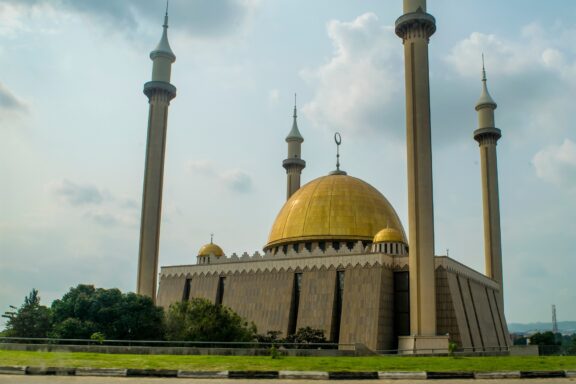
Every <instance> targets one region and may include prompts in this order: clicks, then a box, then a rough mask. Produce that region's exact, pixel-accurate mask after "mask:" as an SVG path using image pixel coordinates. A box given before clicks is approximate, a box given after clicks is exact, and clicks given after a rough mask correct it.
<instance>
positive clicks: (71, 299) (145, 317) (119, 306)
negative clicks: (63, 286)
mask: <svg viewBox="0 0 576 384" xmlns="http://www.w3.org/2000/svg"><path fill="white" fill-rule="evenodd" d="M52 312H53V315H54V329H53V331H52V333H51V336H52V337H55V338H65V339H76V338H82V339H88V338H90V336H91V335H92V334H93V333H96V332H99V333H101V334H103V335H104V336H105V338H106V339H108V340H130V339H132V340H160V339H162V338H163V334H164V329H163V318H164V314H163V310H162V308H159V307H156V306H155V305H154V303H153V302H152V299H150V298H149V297H146V296H141V295H137V294H135V293H127V294H123V293H122V292H120V290H118V289H116V288H113V289H102V288H98V289H96V288H94V286H92V285H82V284H80V285H78V286H77V287H75V288H71V289H70V291H68V293H66V294H65V295H64V296H63V297H62V299H60V300H55V301H54V302H53V303H52Z"/></svg>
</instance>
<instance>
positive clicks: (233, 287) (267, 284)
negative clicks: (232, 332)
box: [214, 271, 294, 336]
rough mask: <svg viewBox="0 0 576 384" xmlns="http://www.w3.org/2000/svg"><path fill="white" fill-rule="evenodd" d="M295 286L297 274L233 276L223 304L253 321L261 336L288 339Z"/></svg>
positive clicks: (262, 273)
mask: <svg viewBox="0 0 576 384" xmlns="http://www.w3.org/2000/svg"><path fill="white" fill-rule="evenodd" d="M293 284H294V273H293V272H275V271H271V272H268V271H264V272H252V273H240V272H237V273H234V274H229V275H227V277H226V288H225V291H224V297H223V300H222V304H223V305H225V306H228V307H230V308H232V309H233V310H234V311H235V312H236V313H238V314H239V315H240V316H242V317H244V318H246V319H248V320H249V321H253V322H254V324H256V327H257V328H258V333H260V334H264V333H266V332H267V331H280V332H282V336H286V333H287V332H288V321H289V319H290V304H291V301H292V289H293ZM214 292H216V289H214Z"/></svg>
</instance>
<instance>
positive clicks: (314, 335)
mask: <svg viewBox="0 0 576 384" xmlns="http://www.w3.org/2000/svg"><path fill="white" fill-rule="evenodd" d="M286 342H287V343H298V344H318V343H327V342H328V341H327V340H326V337H325V336H324V331H323V330H322V329H316V328H311V327H304V328H298V330H297V331H296V333H294V334H293V335H289V336H287V337H286Z"/></svg>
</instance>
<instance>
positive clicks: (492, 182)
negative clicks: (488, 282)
mask: <svg viewBox="0 0 576 384" xmlns="http://www.w3.org/2000/svg"><path fill="white" fill-rule="evenodd" d="M496 108H497V105H496V102H495V101H494V100H493V99H492V97H491V96H490V94H489V93H488V87H487V85H486V68H485V66H484V55H482V93H481V94H480V99H479V100H478V102H477V103H476V108H475V109H476V111H477V112H478V129H476V130H475V131H474V140H476V141H477V142H478V145H479V146H480V162H481V168H480V169H481V179H482V207H483V212H484V214H483V216H484V259H485V263H486V275H487V276H488V277H490V278H491V279H493V280H494V281H496V282H497V283H498V284H500V295H499V301H500V303H499V305H500V306H502V305H503V303H504V296H503V287H502V284H503V280H502V241H501V232H500V202H499V192H498V164H497V162H498V159H497V154H496V144H497V143H498V140H499V139H500V137H501V136H502V133H501V132H500V129H498V128H496V126H495V123H494V110H495V109H496Z"/></svg>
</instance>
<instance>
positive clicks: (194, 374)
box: [178, 371, 228, 379]
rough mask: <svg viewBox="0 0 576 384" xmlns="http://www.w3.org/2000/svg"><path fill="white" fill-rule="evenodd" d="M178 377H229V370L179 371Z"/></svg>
mask: <svg viewBox="0 0 576 384" xmlns="http://www.w3.org/2000/svg"><path fill="white" fill-rule="evenodd" d="M178 377H181V378H187V379H227V378H228V371H178Z"/></svg>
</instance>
